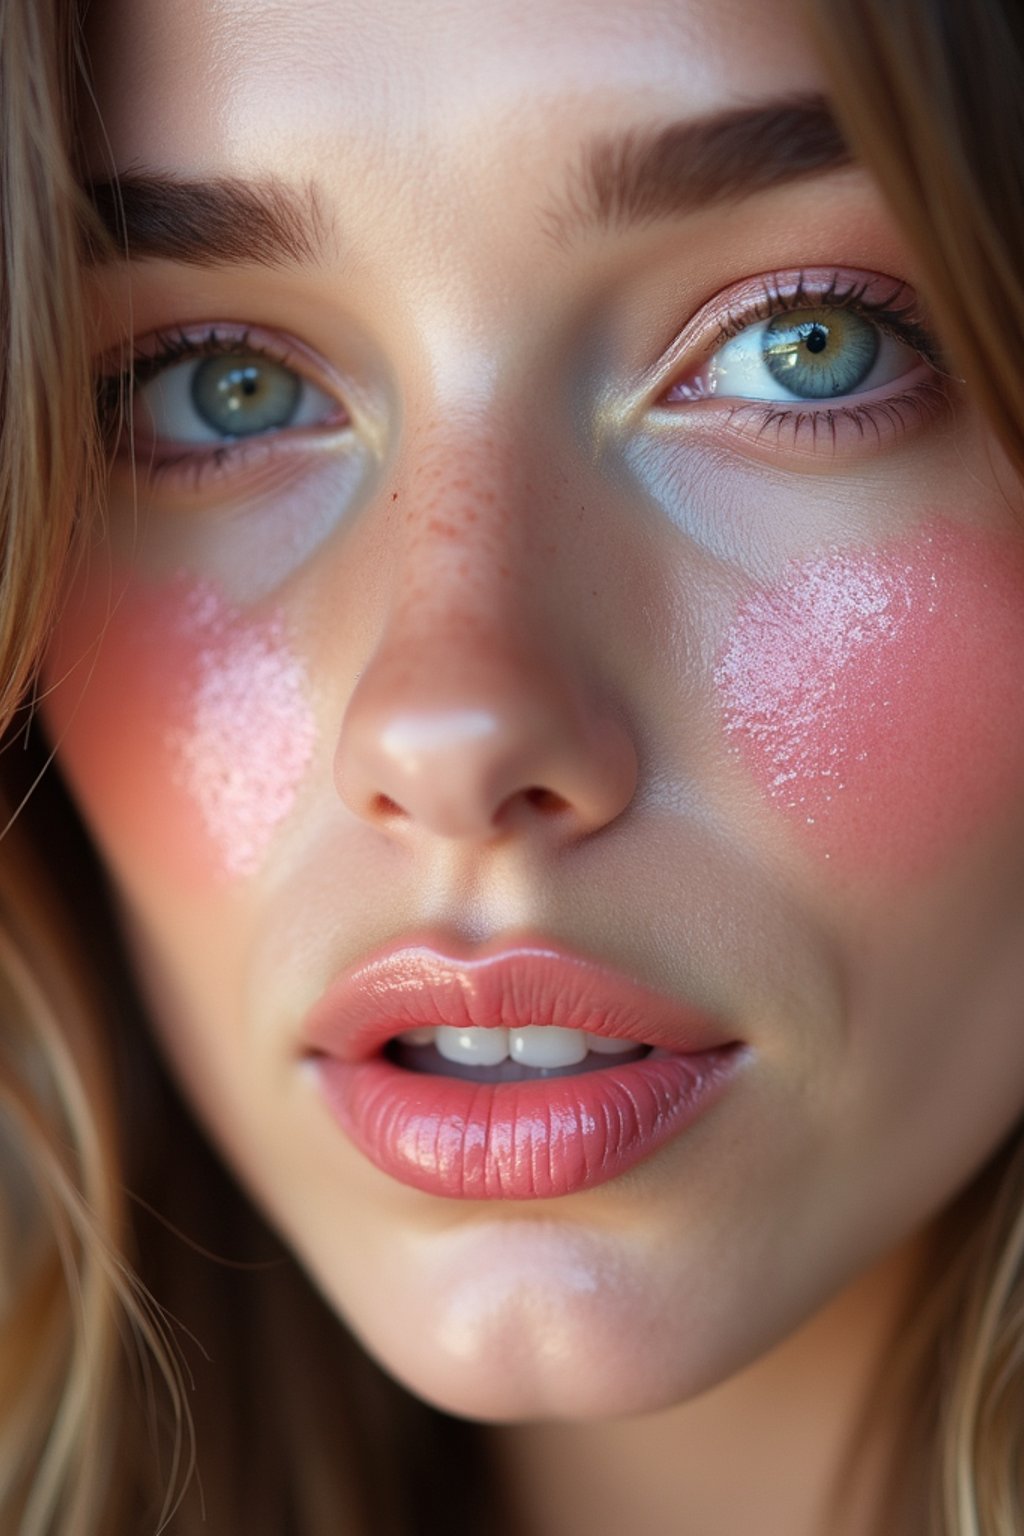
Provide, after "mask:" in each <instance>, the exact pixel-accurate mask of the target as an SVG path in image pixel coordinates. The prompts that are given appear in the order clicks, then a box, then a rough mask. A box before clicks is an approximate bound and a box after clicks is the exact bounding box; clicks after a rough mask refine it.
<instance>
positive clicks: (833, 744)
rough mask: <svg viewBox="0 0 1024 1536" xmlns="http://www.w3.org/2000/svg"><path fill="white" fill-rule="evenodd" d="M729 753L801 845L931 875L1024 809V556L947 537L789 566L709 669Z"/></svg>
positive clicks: (1016, 548) (995, 540)
mask: <svg viewBox="0 0 1024 1536" xmlns="http://www.w3.org/2000/svg"><path fill="white" fill-rule="evenodd" d="M715 682H716V686H717V688H718V691H719V695H720V699H721V704H722V710H723V716H724V724H725V730H726V733H727V737H728V739H729V742H730V746H731V748H732V750H733V751H734V752H735V753H736V754H737V755H738V757H739V758H740V760H741V761H742V762H743V763H744V765H745V766H746V768H747V769H748V770H749V771H750V773H751V774H752V775H753V777H754V779H755V780H756V782H757V783H758V785H759V786H760V788H761V790H762V792H763V793H764V794H765V795H766V797H767V798H768V800H769V801H770V802H771V804H772V805H773V806H775V807H776V808H777V809H778V810H779V811H780V812H781V813H783V814H784V815H785V816H786V817H787V818H788V819H789V820H790V822H791V823H792V825H793V827H794V828H795V829H796V831H797V832H798V834H799V836H800V837H801V839H802V840H804V841H805V842H806V843H807V844H808V845H809V846H811V847H813V848H814V849H815V850H816V851H817V853H818V854H819V855H821V856H823V857H824V858H826V859H834V860H836V861H838V862H840V863H842V864H843V865H844V866H845V867H849V868H855V869H861V868H878V869H882V870H887V871H892V872H893V873H897V874H905V875H912V874H918V873H923V872H926V871H927V870H929V869H931V868H933V867H935V865H937V864H938V863H940V862H941V861H942V858H943V857H944V855H945V854H946V852H947V850H950V849H953V848H955V847H956V846H957V845H959V844H962V843H964V842H965V841H967V840H968V839H969V838H970V836H971V835H972V833H973V832H974V831H976V830H977V829H978V828H979V827H980V826H982V825H984V824H985V823H986V822H988V821H990V820H991V819H993V818H995V817H997V816H998V814H999V812H1000V810H1005V809H1006V808H1008V807H1009V805H1011V804H1012V803H1013V801H1014V800H1022V799H1024V545H1022V542H1021V540H1019V539H1014V538H1010V537H1007V536H1001V535H998V534H993V533H988V532H985V531H982V530H978V529H971V528H961V527H958V526H956V525H954V524H951V523H946V522H935V523H932V524H930V525H928V526H927V527H926V528H925V529H923V530H920V531H918V532H916V533H914V534H913V535H910V536H908V537H906V538H903V539H900V540H896V541H894V542H893V543H891V544H889V545H885V546H883V547H882V548H880V549H875V550H862V549H855V550H849V551H845V550H840V551H836V552H833V553H829V554H827V555H823V556H820V557H818V558H815V559H813V560H807V561H803V562H800V563H797V562H794V563H793V565H792V566H791V567H790V569H789V570H788V572H787V573H786V575H785V576H784V578H783V579H782V580H781V581H780V582H779V583H777V584H776V585H773V586H771V587H765V588H759V589H757V590H756V591H754V592H753V593H752V594H751V596H750V597H749V598H747V600H746V601H745V602H744V603H743V604H742V606H741V608H740V610H739V612H738V614H737V615H736V618H735V620H734V622H733V624H732V626H731V629H730V632H729V635H728V637H727V640H726V644H725V646H724V648H723V650H722V653H721V655H720V657H719V661H718V664H717V667H716V669H715Z"/></svg>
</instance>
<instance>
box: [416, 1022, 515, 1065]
mask: <svg viewBox="0 0 1024 1536" xmlns="http://www.w3.org/2000/svg"><path fill="white" fill-rule="evenodd" d="M508 1033H509V1032H508V1030H507V1029H501V1028H500V1027H499V1028H495V1029H458V1028H456V1027H454V1026H452V1025H450V1024H439V1025H438V1027H437V1032H436V1036H435V1039H434V1044H435V1045H436V1047H437V1050H438V1054H439V1055H441V1056H443V1057H444V1058H445V1060H446V1061H462V1062H466V1063H468V1064H470V1065H472V1066H474V1067H496V1066H498V1065H499V1064H500V1063H501V1062H503V1061H504V1060H505V1058H506V1056H507V1055H508Z"/></svg>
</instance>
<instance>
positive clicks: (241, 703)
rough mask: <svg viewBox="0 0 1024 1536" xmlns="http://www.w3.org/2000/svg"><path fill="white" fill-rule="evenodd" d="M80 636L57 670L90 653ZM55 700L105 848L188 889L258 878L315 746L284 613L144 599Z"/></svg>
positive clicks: (119, 619) (189, 584)
mask: <svg viewBox="0 0 1024 1536" xmlns="http://www.w3.org/2000/svg"><path fill="white" fill-rule="evenodd" d="M85 627H87V626H83V625H81V624H78V625H75V626H74V632H73V634H72V636H71V637H70V638H69V639H68V638H66V639H65V640H64V642H63V643H62V644H61V645H60V646H59V659H58V663H57V664H58V666H60V667H61V668H62V670H63V669H66V668H67V666H68V663H69V662H70V663H72V667H73V663H74V662H75V661H76V660H77V659H78V658H80V657H83V656H85V655H86V654H87V652H86V649H85V645H86V643H87V642H84V641H83V628H85ZM96 628H99V625H96ZM83 673H85V674H86V677H85V680H84V681H83V682H80V683H76V682H75V678H76V677H77V678H81V677H82V674H83ZM61 693H64V694H65V695H66V696H67V699H66V703H64V704H63V705H61V706H60V707H59V708H56V709H51V711H50V714H51V730H52V733H53V735H54V739H55V741H56V742H57V743H58V752H59V755H60V756H61V758H62V760H63V762H64V767H65V771H66V772H67V774H68V776H69V778H70V780H71V782H72V785H73V787H74V788H75V790H76V793H77V794H78V797H79V799H80V801H81V803H82V805H83V810H84V811H85V815H86V819H87V821H89V822H90V824H91V825H92V826H93V828H94V831H96V832H97V833H98V835H99V836H100V838H101V840H105V841H106V842H107V843H108V844H110V845H111V846H112V847H114V848H121V847H124V848H125V849H127V850H128V852H129V854H130V853H131V850H132V849H133V848H134V849H138V848H140V847H148V848H149V849H150V850H151V853H152V855H153V857H154V858H155V859H156V860H157V861H159V863H160V865H161V867H167V866H168V865H169V866H171V867H174V868H177V869H179V871H180V873H182V874H184V875H186V876H187V875H188V874H189V873H190V872H198V873H201V874H202V873H205V872H210V871H211V865H212V871H213V872H217V873H220V874H221V875H222V876H223V875H227V876H230V877H236V878H237V877H243V876H250V875H253V874H255V873H256V872H257V871H258V870H259V868H260V866H261V864H262V862H263V859H264V857H265V855H266V852H267V850H268V848H269V846H270V843H271V840H272V838H273V837H274V834H275V833H276V831H277V830H278V828H279V827H280V826H281V824H282V823H283V822H284V821H285V819H286V818H287V817H288V815H289V814H290V812H291V810H292V808H293V806H294V804H295V801H296V798H297V796H298V792H299V788H300V786H301V784H302V781H303V778H304V776H305V773H306V770H307V768H308V765H309V762H310V760H311V758H312V754H313V749H314V745H315V740H316V726H315V721H314V718H313V713H312V709H311V706H310V703H309V698H308V687H307V681H306V675H305V669H304V667H303V666H302V663H301V662H300V661H299V659H298V658H297V657H296V655H295V654H294V652H293V650H292V648H291V645H290V642H289V640H288V637H287V633H286V629H285V624H284V620H283V617H282V616H281V615H280V614H272V615H270V616H269V617H266V616H258V617H257V616H251V615H246V614H244V613H242V612H240V611H239V610H237V609H235V608H233V607H232V605H231V604H229V603H228V602H227V601H226V600H225V599H224V597H223V596H222V595H221V593H220V592H219V590H218V588H217V587H215V586H214V585H213V584H212V583H210V582H200V581H191V580H186V579H184V578H180V579H178V580H176V581H174V582H172V583H171V584H170V585H168V586H166V587H163V588H160V589H156V590H153V589H136V590H135V591H134V592H132V593H131V594H130V595H128V596H126V597H125V598H124V600H123V601H122V602H121V603H120V604H118V605H116V607H115V609H114V612H113V614H112V615H111V617H110V619H109V622H107V623H106V624H105V625H104V626H103V630H102V640H101V643H100V646H99V649H98V651H97V652H96V654H95V660H94V661H92V662H90V663H87V664H86V665H82V666H79V667H77V668H75V667H73V670H72V671H71V672H70V674H69V680H68V682H67V683H64V684H62V685H61V689H60V690H59V691H58V693H57V695H56V698H58V699H59V698H60V696H61ZM54 716H56V718H53V717H54ZM62 717H63V718H62Z"/></svg>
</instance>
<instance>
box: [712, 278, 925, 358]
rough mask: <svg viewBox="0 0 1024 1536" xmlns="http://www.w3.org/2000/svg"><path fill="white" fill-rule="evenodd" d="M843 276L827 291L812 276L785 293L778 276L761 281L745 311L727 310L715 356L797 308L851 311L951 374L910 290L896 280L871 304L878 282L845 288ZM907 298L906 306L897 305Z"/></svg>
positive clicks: (860, 281) (862, 280)
mask: <svg viewBox="0 0 1024 1536" xmlns="http://www.w3.org/2000/svg"><path fill="white" fill-rule="evenodd" d="M843 276H844V275H843V274H842V273H839V272H836V273H834V274H833V275H832V279H831V281H830V282H829V285H828V287H827V288H820V287H811V286H809V285H808V275H807V273H806V272H804V271H801V272H799V273H798V274H797V280H796V284H795V285H793V286H790V285H788V284H787V286H786V288H782V287H781V286H780V284H779V282H778V280H777V277H776V276H775V275H769V276H766V277H764V278H763V279H762V282H763V292H762V297H761V298H760V299H758V300H757V301H755V302H754V303H750V302H747V303H745V304H744V305H743V306H742V308H740V309H736V310H732V311H727V312H726V315H725V317H724V319H723V320H722V321H721V323H720V325H719V328H718V334H717V335H716V337H715V341H714V345H713V348H712V351H717V350H718V348H719V347H720V346H722V345H723V344H724V343H725V342H726V341H728V340H729V339H730V338H731V337H733V336H736V335H738V334H739V332H740V331H743V330H746V328H747V327H748V326H749V325H751V324H754V323H756V322H757V321H760V320H770V319H772V318H774V316H775V315H778V314H784V313H786V312H787V311H789V310H795V309H850V310H853V311H854V312H855V313H856V314H860V315H864V316H865V317H866V318H867V319H869V320H871V321H873V322H874V324H876V325H878V326H880V327H881V328H882V329H883V330H885V331H888V332H889V333H890V334H892V335H894V336H896V337H897V339H898V340H900V341H904V342H906V343H907V345H908V346H911V347H913V348H914V350H915V352H920V354H921V356H922V357H923V358H924V359H925V361H926V362H928V363H929V364H930V365H931V366H932V367H933V368H934V369H936V371H937V372H939V373H944V372H946V371H947V368H946V363H945V359H944V357H943V354H942V351H941V348H940V347H939V345H938V343H937V341H936V340H935V337H934V336H933V335H932V333H931V331H930V330H929V329H928V327H927V326H926V325H925V323H924V320H923V319H922V317H921V314H920V311H919V309H918V307H917V304H916V302H915V300H914V298H913V296H912V293H911V291H910V290H909V289H908V288H907V285H906V284H905V283H902V282H900V281H899V280H898V279H896V278H893V279H892V284H893V286H892V288H891V289H890V290H889V292H888V293H887V294H885V295H884V296H882V297H880V298H877V299H872V298H869V297H868V291H869V289H871V288H872V287H874V285H875V284H876V283H877V281H878V279H877V278H875V277H866V276H865V277H863V278H854V279H853V280H852V281H850V282H849V283H848V286H847V287H845V288H844V287H842V286H841V284H842V281H843ZM902 295H905V298H903V301H902V302H897V301H898V300H899V299H900V298H901V296H902Z"/></svg>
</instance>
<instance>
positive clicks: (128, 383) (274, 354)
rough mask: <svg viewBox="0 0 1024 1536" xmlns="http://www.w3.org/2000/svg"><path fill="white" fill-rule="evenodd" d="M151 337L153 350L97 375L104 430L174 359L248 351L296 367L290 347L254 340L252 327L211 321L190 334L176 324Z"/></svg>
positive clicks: (100, 414) (176, 361)
mask: <svg viewBox="0 0 1024 1536" xmlns="http://www.w3.org/2000/svg"><path fill="white" fill-rule="evenodd" d="M152 339H153V343H154V346H153V349H152V350H149V349H148V348H147V350H146V351H145V352H136V353H135V354H134V355H133V356H132V357H131V358H129V359H128V361H127V362H126V363H125V364H123V365H122V366H121V367H120V368H118V369H116V370H112V371H110V372H109V373H106V374H101V375H100V377H99V378H98V379H97V381H96V409H97V415H98V418H99V422H100V425H101V427H102V428H103V429H104V430H107V431H109V430H110V427H111V424H112V423H113V422H115V421H118V420H121V419H123V416H124V410H125V404H126V402H127V401H128V400H129V399H130V398H131V396H132V393H133V392H134V391H135V390H136V389H141V388H142V386H143V385H144V384H148V383H149V382H150V380H151V379H155V378H156V377H157V376H158V375H159V374H161V373H163V372H164V370H165V369H167V368H169V367H171V366H173V364H174V363H178V362H183V361H186V360H188V361H192V360H193V359H195V358H200V357H216V356H219V355H221V354H223V353H230V352H248V353H250V354H251V355H253V356H255V357H266V358H269V359H270V361H271V362H273V363H280V364H281V366H282V367H285V368H295V363H294V362H293V361H292V360H291V357H290V355H289V353H288V350H287V348H285V347H281V348H280V349H275V348H273V347H268V346H266V345H265V344H264V343H262V342H257V341H253V340H252V331H251V328H249V327H246V328H244V329H243V330H241V331H224V330H219V329H218V328H217V326H215V325H212V326H210V328H209V330H208V331H207V332H206V333H205V335H202V336H196V335H194V334H191V335H190V334H189V333H188V332H187V331H185V330H184V329H182V328H181V327H177V328H174V329H171V330H163V331H154V332H153V338H152ZM296 371H299V370H296Z"/></svg>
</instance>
